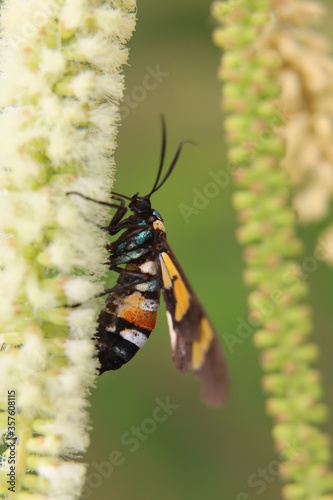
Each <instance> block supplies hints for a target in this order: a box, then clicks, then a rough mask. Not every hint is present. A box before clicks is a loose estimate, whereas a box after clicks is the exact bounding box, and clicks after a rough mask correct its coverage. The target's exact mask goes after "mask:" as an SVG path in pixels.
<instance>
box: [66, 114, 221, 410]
mask: <svg viewBox="0 0 333 500" xmlns="http://www.w3.org/2000/svg"><path fill="white" fill-rule="evenodd" d="M162 129H163V132H162V151H161V159H160V164H159V168H158V173H157V177H156V180H155V183H154V186H153V188H152V190H151V191H150V192H149V194H147V195H145V196H140V195H139V193H136V194H135V195H134V196H132V197H128V196H125V195H122V194H119V193H115V192H113V193H112V195H111V198H112V200H113V201H112V203H106V202H100V203H102V204H103V205H107V206H110V207H112V208H115V209H116V212H115V214H114V215H113V217H112V219H111V222H110V223H109V225H108V226H107V227H105V228H104V229H105V230H106V231H107V232H108V234H109V235H110V236H113V237H114V236H115V235H119V233H120V235H119V236H118V237H117V239H116V240H115V241H113V242H112V243H110V244H108V245H107V249H108V251H109V262H108V264H109V267H110V270H111V271H114V272H116V273H118V274H119V276H118V280H117V283H116V285H115V286H114V287H113V288H111V289H109V290H106V291H105V293H108V297H107V299H106V302H105V304H104V305H103V307H102V310H101V312H100V314H99V317H98V329H97V332H96V341H97V348H98V357H99V361H100V374H102V373H103V372H105V371H108V370H117V369H119V368H120V367H121V366H122V365H123V364H125V363H128V362H129V361H130V360H131V359H132V358H133V356H134V355H135V354H136V353H137V352H138V351H139V349H141V348H142V347H143V346H144V345H145V343H146V341H147V339H148V338H149V336H150V334H151V332H152V331H153V330H154V327H155V323H156V318H157V312H158V308H159V304H160V294H161V292H162V295H163V298H164V302H165V306H166V314H167V320H168V326H169V332H170V338H171V350H172V360H173V363H174V365H175V367H176V368H177V369H178V370H180V371H181V372H187V371H188V370H193V371H194V372H195V373H196V375H197V376H198V377H199V378H200V380H201V395H202V398H203V400H204V401H205V402H206V403H208V404H210V405H213V406H218V405H221V404H222V403H224V402H225V400H226V398H227V395H228V387H229V383H228V374H227V368H226V362H225V359H224V355H223V353H222V350H221V347H220V345H219V342H218V340H217V337H216V334H215V332H214V328H213V326H212V324H211V322H210V320H209V319H208V317H207V315H206V313H205V311H204V309H203V307H202V305H201V303H200V301H199V299H198V297H197V296H196V294H195V293H194V291H193V288H192V286H191V285H190V282H189V280H188V279H187V277H186V275H185V273H184V271H183V270H182V268H181V266H180V264H179V262H178V260H177V258H176V257H175V255H174V253H173V251H172V249H171V247H170V245H169V243H168V240H167V237H166V231H165V227H164V223H163V219H162V217H161V215H160V214H159V212H158V211H157V210H155V209H154V208H152V206H151V202H150V198H151V196H152V195H153V194H154V193H156V191H158V190H159V189H160V188H161V187H162V186H163V184H164V183H165V182H166V180H167V179H168V177H169V176H170V174H171V173H172V171H173V169H174V167H175V165H176V163H177V160H178V157H179V155H180V152H181V149H182V146H183V144H184V142H183V143H180V145H179V147H178V149H177V152H176V154H175V156H174V158H173V160H172V162H171V164H170V166H169V168H168V170H167V172H166V174H165V176H164V177H163V178H162V179H161V176H162V170H163V165H164V158H165V150H166V128H165V123H164V120H163V119H162ZM71 194H79V193H74V192H73V193H71ZM85 198H87V199H90V200H91V201H96V200H93V199H92V198H89V197H85ZM128 210H129V211H130V212H131V214H130V215H128V216H126V215H127V213H128Z"/></svg>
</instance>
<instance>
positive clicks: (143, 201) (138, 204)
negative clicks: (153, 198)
mask: <svg viewBox="0 0 333 500" xmlns="http://www.w3.org/2000/svg"><path fill="white" fill-rule="evenodd" d="M149 198H150V197H149V196H139V193H136V194H135V195H134V196H132V199H131V201H130V203H129V205H128V206H129V208H130V209H131V210H132V212H138V213H140V214H145V215H146V214H149V213H150V212H151V211H152V209H151V203H150V199H149Z"/></svg>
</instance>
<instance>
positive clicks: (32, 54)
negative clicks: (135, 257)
mask: <svg viewBox="0 0 333 500" xmlns="http://www.w3.org/2000/svg"><path fill="white" fill-rule="evenodd" d="M135 12H136V2H135V1H133V0H129V1H125V0H112V1H111V0H108V1H105V2H95V1H94V0H67V1H66V2H63V1H62V0H7V1H5V2H2V19H1V23H2V26H1V28H2V39H1V46H0V65H1V78H0V107H1V113H0V151H1V155H0V214H1V217H0V347H1V350H0V364H1V377H0V409H1V410H3V411H2V412H1V411H0V428H1V432H2V434H3V436H4V438H5V439H7V442H8V443H9V444H10V443H11V438H12V436H11V435H10V434H8V415H9V414H8V391H15V437H17V441H16V442H15V443H16V444H15V447H16V454H17V456H19V457H20V460H19V461H17V464H18V465H17V470H16V471H15V476H16V484H15V494H20V493H21V494H24V495H27V498H28V497H29V498H34V499H37V500H38V499H39V498H40V499H42V498H50V497H52V498H54V499H63V500H65V499H66V500H70V499H74V498H78V496H79V494H80V491H81V489H82V486H83V483H84V477H85V465H84V464H82V463H78V462H75V461H73V458H75V455H76V454H77V453H82V452H84V451H85V450H86V449H87V446H88V444H89V436H88V416H87V406H88V402H87V400H86V397H87V395H88V393H89V387H92V386H93V384H94V378H95V375H96V370H97V361H96V358H95V357H94V349H95V347H94V343H93V340H92V335H93V333H94V331H95V329H96V312H95V302H96V301H89V299H92V298H94V296H96V295H97V294H98V293H99V292H100V291H101V285H100V284H99V283H98V279H99V278H100V277H101V276H102V275H103V274H104V273H105V264H104V263H105V261H106V251H105V234H104V233H103V231H101V230H100V229H99V227H98V224H103V223H104V222H105V219H106V217H107V215H108V211H107V210H106V209H105V207H102V206H101V205H98V204H96V203H93V202H90V201H88V200H86V199H84V198H82V197H79V196H75V195H67V194H66V193H68V192H69V191H76V192H79V193H81V194H82V195H86V196H90V197H92V198H96V199H99V200H103V199H104V200H105V199H106V200H107V199H108V197H109V193H110V188H111V184H112V180H113V172H114V163H113V160H112V153H113V151H114V149H115V146H116V132H117V126H118V123H119V109H118V108H119V101H120V99H121V98H122V96H123V91H124V84H123V74H122V67H123V65H124V64H125V63H126V61H127V57H128V50H127V48H126V46H125V44H126V42H127V41H128V40H129V38H130V37H131V35H132V32H133V30H134V28H135ZM77 303H81V304H82V305H81V306H80V307H79V308H74V309H71V308H68V307H66V306H67V305H70V304H77ZM8 457H9V448H8V449H7V450H6V451H5V452H4V453H3V455H2V456H1V458H2V467H0V496H2V495H7V494H8V493H9V497H8V498H11V491H10V490H9V491H8V489H7V488H8V486H9V485H8V484H7V473H8V471H9V468H8V467H9V465H8ZM29 494H30V495H31V496H29ZM24 498H25V496H24Z"/></svg>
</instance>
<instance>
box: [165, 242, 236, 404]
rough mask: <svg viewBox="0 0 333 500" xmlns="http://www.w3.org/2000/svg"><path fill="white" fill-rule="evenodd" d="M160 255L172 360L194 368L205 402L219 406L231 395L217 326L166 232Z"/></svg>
mask: <svg viewBox="0 0 333 500" xmlns="http://www.w3.org/2000/svg"><path fill="white" fill-rule="evenodd" d="M160 238H161V240H163V244H161V245H160V247H161V251H160V253H159V255H158V268H159V270H158V277H159V281H160V286H161V290H162V294H163V298H164V302H165V306H166V311H167V319H168V325H169V332H170V338H171V349H172V360H173V362H174V365H175V366H176V368H178V369H179V370H180V371H182V372H186V371H188V370H189V369H192V370H193V371H194V372H195V373H196V374H197V375H198V376H199V378H200V380H201V386H202V387H201V395H202V398H203V399H204V401H205V402H207V403H208V404H211V405H214V406H217V405H220V404H222V403H223V402H224V401H225V400H226V398H227V395H228V391H229V382H228V374H227V367H226V362H225V359H224V356H223V353H222V350H221V347H220V344H219V342H218V340H217V338H216V335H215V332H214V329H213V327H212V325H211V323H210V321H209V319H208V318H207V316H206V314H205V311H204V309H203V307H202V306H201V303H200V301H199V299H198V298H197V296H196V294H195V293H194V291H193V289H192V287H191V285H190V283H189V281H188V279H187V277H186V275H185V273H184V271H183V270H182V268H181V266H180V264H179V262H178V260H177V259H176V257H175V255H174V253H173V251H172V250H171V248H170V245H169V244H168V242H167V240H166V238H165V235H161V236H160Z"/></svg>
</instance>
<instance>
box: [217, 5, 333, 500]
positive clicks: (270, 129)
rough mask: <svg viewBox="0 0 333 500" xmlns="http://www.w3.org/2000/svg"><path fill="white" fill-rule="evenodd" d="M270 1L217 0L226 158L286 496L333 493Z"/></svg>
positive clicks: (323, 499)
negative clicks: (287, 166)
mask: <svg viewBox="0 0 333 500" xmlns="http://www.w3.org/2000/svg"><path fill="white" fill-rule="evenodd" d="M272 7H273V6H272V2H271V1H269V0H235V1H230V2H223V3H222V2H215V3H214V4H213V15H214V17H215V19H216V20H217V21H218V22H219V24H220V25H221V26H220V27H219V28H217V29H216V30H215V31H214V43H215V44H216V45H217V46H219V47H220V48H221V49H222V50H223V52H224V55H223V57H222V62H221V67H220V70H219V77H220V79H221V81H222V82H223V99H222V106H223V109H224V110H225V111H226V112H227V113H228V116H227V118H226V120H225V130H226V137H227V145H228V159H229V161H231V162H232V163H233V165H234V172H235V173H234V181H235V186H236V192H235V194H234V200H233V201H234V206H235V209H236V212H237V215H238V220H239V229H238V231H237V236H238V240H239V242H240V244H241V245H242V246H243V248H244V259H245V262H246V269H245V273H244V279H245V282H246V284H247V285H248V286H249V287H251V289H252V291H251V292H250V294H249V297H248V304H249V310H250V313H249V321H250V322H251V324H252V326H253V327H255V329H256V331H255V333H254V335H253V341H254V343H255V345H256V346H257V347H258V348H259V349H260V350H261V366H262V370H263V372H264V376H263V379H262V385H263V388H264V390H265V392H267V394H268V397H267V402H266V410H267V412H268V413H269V414H270V415H271V417H272V418H273V420H274V425H273V437H274V440H275V446H276V449H277V452H278V454H279V457H280V459H281V463H280V476H281V478H282V480H283V481H284V482H285V483H286V484H285V485H284V486H283V488H282V496H283V498H284V499H287V500H289V499H290V500H296V499H302V500H328V499H332V498H333V475H332V473H331V472H330V471H329V468H328V467H329V462H330V453H329V439H328V437H327V436H326V435H325V434H323V433H322V431H321V429H320V428H319V425H320V424H322V423H323V422H324V421H325V419H326V417H327V409H326V406H325V405H324V404H323V403H322V401H321V400H322V397H323V393H322V392H323V391H322V386H321V381H320V374H319V372H318V370H317V369H315V368H314V364H315V363H316V362H317V360H318V349H317V347H316V345H315V344H314V343H313V342H311V341H309V339H308V336H309V333H310V332H311V329H312V324H311V313H310V310H309V307H308V306H307V305H306V299H307V295H308V290H307V285H306V283H305V280H304V278H303V270H302V269H301V267H300V266H299V264H298V263H297V261H296V259H297V258H298V257H299V256H300V253H301V244H300V241H299V240H298V238H297V237H296V235H295V225H296V218H295V215H294V211H293V209H292V207H291V203H290V197H291V192H290V188H289V184H288V178H287V174H286V172H285V171H284V170H283V169H282V168H281V167H280V163H281V160H282V159H283V157H284V154H285V151H284V142H283V140H282V139H281V135H278V134H277V133H276V131H277V130H278V129H281V128H282V127H283V125H284V117H283V114H282V112H281V109H279V95H280V87H279V85H278V81H279V78H278V77H279V71H280V68H281V66H282V63H283V62H282V59H281V57H280V55H279V53H278V52H277V51H276V50H274V49H273V48H272V44H270V42H269V36H270V30H274V23H275V19H274V16H275V13H274V11H273V8H272Z"/></svg>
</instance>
